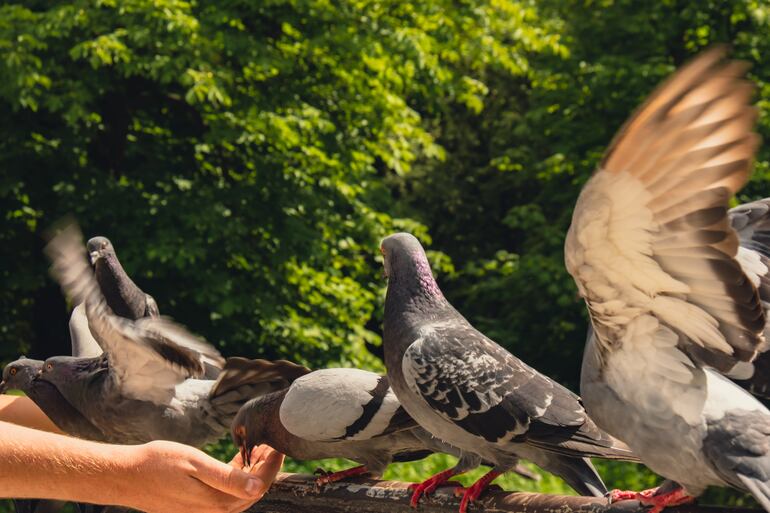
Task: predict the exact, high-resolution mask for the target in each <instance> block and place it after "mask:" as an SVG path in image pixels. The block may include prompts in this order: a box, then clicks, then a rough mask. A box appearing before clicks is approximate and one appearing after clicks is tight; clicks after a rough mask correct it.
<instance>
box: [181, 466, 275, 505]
mask: <svg viewBox="0 0 770 513" xmlns="http://www.w3.org/2000/svg"><path fill="white" fill-rule="evenodd" d="M214 462H215V463H216V464H215V465H210V466H208V465H207V466H206V467H204V468H199V469H198V471H197V472H196V476H195V477H197V478H198V479H200V480H201V481H202V482H204V483H205V484H207V485H209V486H211V487H212V488H216V489H217V490H220V491H222V492H224V493H226V494H229V495H232V496H235V497H239V498H241V499H251V500H254V501H256V500H258V499H260V498H262V496H263V495H264V494H265V492H266V491H267V488H268V486H269V485H268V484H267V483H265V481H264V480H263V479H261V478H259V477H257V476H255V475H253V474H248V473H246V472H244V471H242V470H240V469H237V468H234V467H232V466H230V465H226V464H224V463H222V462H220V461H217V460H214Z"/></svg>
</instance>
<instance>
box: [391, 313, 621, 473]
mask: <svg viewBox="0 0 770 513" xmlns="http://www.w3.org/2000/svg"><path fill="white" fill-rule="evenodd" d="M402 370H403V373H404V377H405V379H406V383H407V385H408V386H409V387H410V389H411V390H412V392H413V393H415V394H417V395H419V396H420V397H421V398H422V399H423V400H424V401H425V402H426V403H427V405H429V406H430V407H431V408H433V409H434V410H435V411H437V412H439V413H440V414H441V415H442V416H443V417H444V418H445V419H446V420H448V421H450V422H453V423H454V424H456V425H457V426H459V427H461V428H463V429H464V430H465V431H467V432H468V433H470V434H473V435H475V436H478V437H481V438H483V439H485V440H487V441H489V442H492V443H497V444H505V443H510V442H515V443H529V444H532V445H536V446H538V447H540V448H543V449H545V450H548V451H551V452H557V453H563V454H568V455H571V456H602V457H609V458H614V457H617V458H622V459H631V460H633V459H635V458H634V457H633V456H632V455H631V452H630V450H628V448H627V447H625V446H623V445H622V444H621V443H620V442H618V441H617V440H614V439H612V438H611V437H610V436H609V435H607V434H606V433H604V432H602V431H601V430H599V429H598V428H597V427H596V425H595V424H594V423H593V422H592V421H591V420H590V419H589V418H588V416H587V414H586V412H585V409H584V408H583V405H582V404H581V402H580V398H579V397H578V396H577V395H575V394H574V393H572V392H570V391H569V390H567V389H566V388H564V387H563V386H562V385H560V384H558V383H557V382H555V381H553V380H552V379H550V378H548V377H547V376H544V375H543V374H540V373H539V372H538V371H536V370H535V369H533V368H532V367H529V366H528V365H526V364H525V363H524V362H522V361H521V360H519V359H518V358H516V357H515V356H513V355H512V354H510V353H509V352H508V351H506V350H505V349H503V348H502V347H500V346H499V345H498V344H496V343H495V342H493V341H491V340H490V339H488V338H487V337H486V336H484V335H483V334H482V333H481V332H479V331H478V330H476V329H474V328H473V327H472V326H470V325H467V324H466V325H462V326H448V327H441V328H436V329H432V330H426V331H425V332H424V335H423V337H421V338H420V339H418V340H416V341H415V342H414V343H413V344H411V345H410V346H409V347H408V348H407V350H406V352H405V353H404V357H403V360H402ZM434 434H435V435H437V436H440V433H434Z"/></svg>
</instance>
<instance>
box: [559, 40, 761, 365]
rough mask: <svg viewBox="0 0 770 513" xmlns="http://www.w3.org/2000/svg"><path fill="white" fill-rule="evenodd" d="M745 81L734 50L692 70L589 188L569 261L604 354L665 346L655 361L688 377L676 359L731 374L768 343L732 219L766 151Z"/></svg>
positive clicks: (631, 125)
mask: <svg viewBox="0 0 770 513" xmlns="http://www.w3.org/2000/svg"><path fill="white" fill-rule="evenodd" d="M746 69H747V67H746V65H745V64H744V63H741V62H733V61H726V60H725V58H724V50H723V49H714V50H710V51H707V52H705V53H703V54H702V55H701V56H700V57H698V58H697V59H695V60H694V61H693V62H692V63H690V64H689V65H687V66H685V67H683V68H682V69H681V70H680V71H679V72H677V73H676V74H675V75H674V76H673V77H672V78H671V79H670V80H668V81H667V82H665V83H664V84H663V85H662V86H660V87H659V88H658V89H657V90H656V91H655V92H654V93H653V94H652V95H651V97H650V99H649V100H648V101H647V102H646V103H645V104H644V105H643V106H642V107H641V109H640V110H639V111H638V112H637V113H636V115H635V116H633V117H632V118H631V120H630V121H629V122H628V123H627V124H626V125H625V127H624V128H623V129H621V131H620V133H619V134H618V136H617V137H616V139H615V141H614V142H613V144H612V145H611V146H610V148H609V149H608V150H607V154H606V155H605V157H604V160H603V161H602V163H601V165H600V167H599V169H598V170H597V171H596V173H595V174H594V176H593V177H592V178H591V180H590V181H589V182H588V183H587V184H586V186H585V187H584V188H583V191H582V192H581V194H580V198H579V199H578V202H577V205H576V207H575V212H574V214H573V218H572V225H571V226H570V230H569V233H568V235H567V241H566V244H565V261H566V265H567V269H568V270H569V272H570V274H572V276H573V278H574V279H575V281H576V283H577V285H578V289H579V291H580V293H581V295H582V296H583V297H584V298H585V300H586V302H587V304H588V308H589V311H590V314H591V319H592V323H593V325H594V328H595V331H596V335H597V340H598V346H599V348H600V353H601V354H603V355H606V354H607V353H609V352H613V351H616V350H617V349H618V348H620V347H623V346H624V345H626V344H628V343H630V342H633V343H634V344H642V345H644V344H649V347H650V351H651V352H654V351H655V349H653V347H658V348H660V347H663V346H665V347H664V350H662V351H661V352H660V354H659V355H656V356H655V358H656V359H657V360H658V362H659V364H660V365H666V366H668V367H671V368H672V369H673V370H674V371H676V372H680V371H681V373H682V375H683V376H684V374H687V371H686V370H685V369H684V367H683V365H684V366H686V365H687V361H688V360H687V357H686V356H685V355H684V354H681V355H680V354H677V353H675V352H674V351H675V350H674V348H681V349H682V350H683V351H685V352H686V353H687V356H689V358H691V359H693V360H695V361H697V362H700V363H701V364H705V365H709V366H713V367H715V368H717V369H720V370H721V371H723V372H726V371H729V370H730V369H731V368H732V367H734V366H735V365H736V363H737V362H739V361H749V360H751V359H752V358H753V357H754V355H755V353H756V351H757V348H758V347H759V346H760V345H761V344H762V342H763V341H764V335H763V331H764V328H765V312H764V309H763V307H762V304H761V302H760V299H759V296H758V293H757V288H756V286H755V284H754V283H753V282H752V280H751V278H750V276H748V275H747V273H746V272H745V270H744V268H742V266H741V262H740V254H739V250H738V236H737V235H736V232H735V230H733V228H731V226H730V222H729V219H728V216H727V205H728V200H729V199H730V198H731V197H732V196H733V195H734V194H735V192H736V191H737V190H738V189H739V188H740V187H741V186H743V184H744V183H746V180H747V179H748V177H749V173H750V168H751V160H752V158H753V155H754V152H755V150H756V148H757V144H758V137H757V135H756V134H755V133H754V132H753V127H754V122H755V117H756V113H755V110H754V109H753V108H752V107H751V106H750V105H749V101H750V98H751V95H752V91H753V88H752V86H751V84H750V83H749V82H747V81H746V80H744V75H745V72H746ZM659 346H660V347H659ZM676 351H678V349H676ZM664 359H667V360H668V361H667V362H664V361H663V360H664ZM683 379H686V378H683Z"/></svg>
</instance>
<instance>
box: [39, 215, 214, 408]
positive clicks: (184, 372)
mask: <svg viewBox="0 0 770 513" xmlns="http://www.w3.org/2000/svg"><path fill="white" fill-rule="evenodd" d="M46 253H47V254H48V257H49V258H50V259H51V263H52V265H51V273H52V274H53V276H54V278H56V280H57V281H58V282H59V284H60V286H61V287H62V290H63V291H64V293H65V295H66V296H67V297H68V298H69V300H70V301H71V302H72V303H75V304H77V303H81V302H85V304H86V316H87V318H88V323H89V327H90V330H91V333H92V334H93V335H94V338H95V339H96V341H97V342H98V343H99V345H100V346H101V348H102V350H103V351H104V352H105V353H106V354H107V357H108V360H109V363H110V372H111V376H112V377H113V379H114V380H115V382H116V384H117V386H118V387H119V388H120V390H121V392H122V393H123V394H124V395H126V396H127V397H133V398H136V399H141V400H149V401H154V402H158V403H164V404H165V403H166V402H167V401H169V400H170V399H171V397H173V394H174V386H175V385H177V384H179V383H181V382H182V381H184V380H185V379H187V378H191V377H200V376H202V375H203V373H204V371H205V367H206V364H207V363H210V364H213V365H218V366H221V356H220V355H219V353H218V352H217V350H216V349H214V348H213V347H212V346H210V345H209V344H208V343H206V342H205V341H204V340H203V339H201V338H199V337H197V336H195V335H193V334H191V333H190V332H188V331H187V330H186V329H185V328H184V327H183V326H181V325H179V324H176V323H175V322H173V321H172V320H170V319H168V318H164V317H145V318H142V319H139V320H136V321H131V320H129V319H126V318H123V317H119V316H116V315H114V314H113V313H112V311H111V310H110V308H109V306H107V303H106V301H105V299H104V296H103V295H102V293H101V291H100V289H99V286H98V284H97V282H96V278H95V277H94V274H93V270H92V269H91V266H90V265H89V263H88V258H87V254H86V250H85V246H84V245H83V237H82V234H81V233H80V229H79V228H78V227H77V226H76V225H75V224H69V225H68V226H66V227H64V228H63V229H62V230H61V231H60V232H59V233H58V234H57V235H56V236H54V237H53V238H52V239H51V241H50V242H49V243H48V245H47V246H46Z"/></svg>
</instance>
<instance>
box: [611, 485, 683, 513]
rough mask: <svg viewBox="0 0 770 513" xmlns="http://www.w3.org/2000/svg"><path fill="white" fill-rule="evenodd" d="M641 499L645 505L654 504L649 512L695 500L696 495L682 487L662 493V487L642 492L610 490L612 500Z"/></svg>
mask: <svg viewBox="0 0 770 513" xmlns="http://www.w3.org/2000/svg"><path fill="white" fill-rule="evenodd" d="M628 500H635V501H639V502H641V503H642V504H644V505H645V506H652V508H650V510H649V511H648V512H647V513H660V512H661V511H663V508H666V507H669V506H679V505H681V504H687V503H689V502H693V501H694V500H695V497H693V496H691V495H688V494H687V492H686V491H685V490H684V488H682V487H678V488H675V489H673V490H670V491H665V492H663V493H660V488H650V489H649V490H643V491H641V492H626V491H622V490H612V491H611V492H610V501H611V502H618V501H628Z"/></svg>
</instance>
